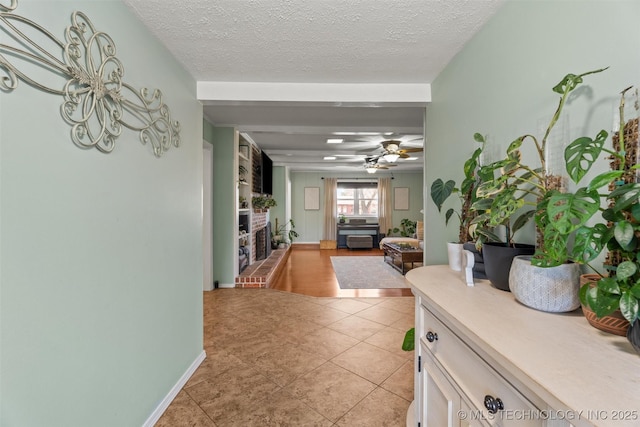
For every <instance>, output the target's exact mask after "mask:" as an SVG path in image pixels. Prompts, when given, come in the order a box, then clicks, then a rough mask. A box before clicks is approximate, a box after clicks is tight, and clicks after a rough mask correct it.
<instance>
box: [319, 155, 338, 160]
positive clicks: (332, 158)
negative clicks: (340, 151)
mask: <svg viewBox="0 0 640 427" xmlns="http://www.w3.org/2000/svg"><path fill="white" fill-rule="evenodd" d="M336 159H337V157H336V156H324V157H323V158H322V160H336Z"/></svg>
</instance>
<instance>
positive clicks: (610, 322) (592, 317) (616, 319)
mask: <svg viewBox="0 0 640 427" xmlns="http://www.w3.org/2000/svg"><path fill="white" fill-rule="evenodd" d="M598 279H600V276H599V275H597V274H583V275H582V276H580V287H582V286H585V285H588V286H592V287H593V286H595V285H596V283H597V281H598ZM581 305H582V312H583V313H584V317H586V318H587V321H588V322H589V323H590V324H591V326H593V327H594V328H596V329H600V330H601V331H604V332H608V333H610V334H614V335H620V336H623V337H625V336H627V329H629V321H628V320H627V319H625V318H624V316H622V313H621V312H620V310H616V311H614V312H613V313H611V314H610V315H608V316H603V317H601V318H598V317H596V314H595V313H594V312H593V311H592V310H591V308H589V307H588V306H585V305H584V304H581Z"/></svg>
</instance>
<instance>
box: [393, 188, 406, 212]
mask: <svg viewBox="0 0 640 427" xmlns="http://www.w3.org/2000/svg"><path fill="white" fill-rule="evenodd" d="M393 209H394V210H396V211H408V210H409V187H396V188H394V189H393Z"/></svg>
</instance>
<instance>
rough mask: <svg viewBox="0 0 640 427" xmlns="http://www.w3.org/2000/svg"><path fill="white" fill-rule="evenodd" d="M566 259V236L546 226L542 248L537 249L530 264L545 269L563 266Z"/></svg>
mask: <svg viewBox="0 0 640 427" xmlns="http://www.w3.org/2000/svg"><path fill="white" fill-rule="evenodd" d="M567 259H568V255H567V236H566V235H563V234H560V233H558V232H557V231H556V230H555V229H554V228H553V227H550V226H548V227H547V228H546V229H545V230H544V236H543V247H541V248H538V251H537V252H536V254H535V255H534V257H533V258H532V260H531V263H532V264H533V265H536V266H538V267H545V268H547V267H556V266H558V265H561V264H564V263H565V262H567Z"/></svg>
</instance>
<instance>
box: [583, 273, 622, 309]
mask: <svg viewBox="0 0 640 427" xmlns="http://www.w3.org/2000/svg"><path fill="white" fill-rule="evenodd" d="M603 280H604V279H600V281H599V282H598V286H597V287H593V288H590V289H588V290H587V292H586V300H587V304H588V305H589V307H591V310H593V312H594V313H595V315H596V316H597V317H604V316H607V315H609V314H611V313H613V312H614V311H616V310H617V309H618V308H620V297H619V296H618V295H612V294H609V293H606V292H601V291H600V285H601V283H602V281H603Z"/></svg>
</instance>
